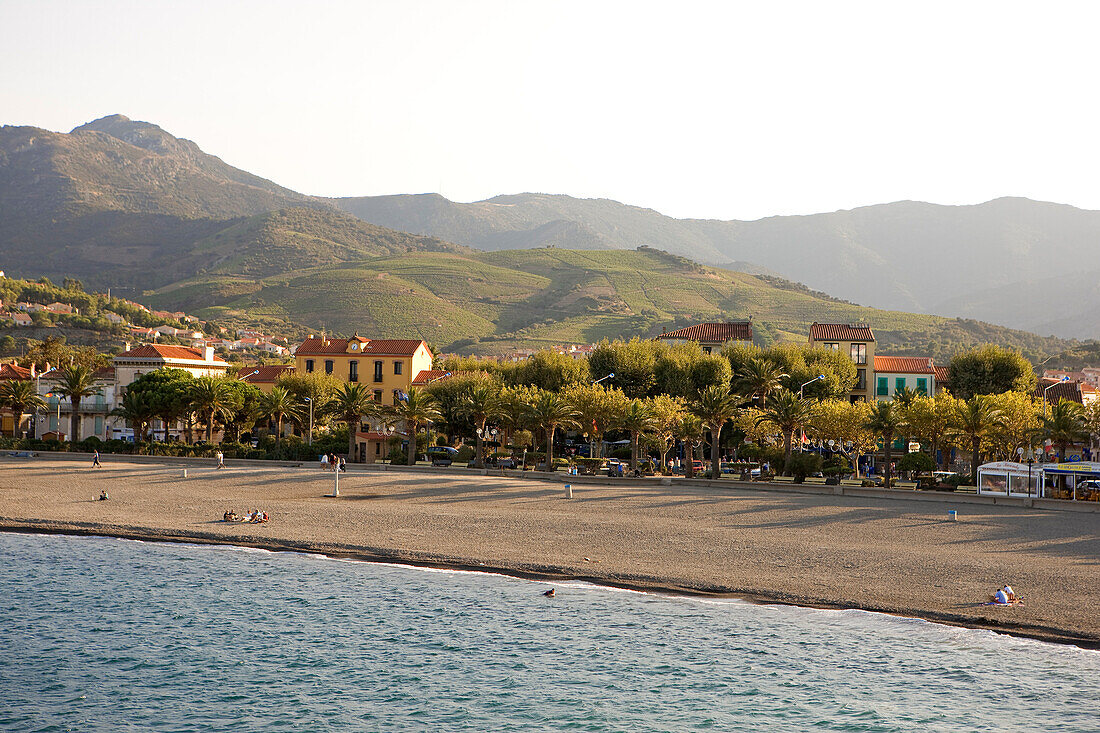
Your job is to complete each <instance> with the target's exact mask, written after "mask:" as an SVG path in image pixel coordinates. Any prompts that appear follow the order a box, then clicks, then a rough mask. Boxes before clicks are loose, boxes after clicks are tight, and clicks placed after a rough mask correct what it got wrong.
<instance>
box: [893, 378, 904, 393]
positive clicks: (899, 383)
mask: <svg viewBox="0 0 1100 733" xmlns="http://www.w3.org/2000/svg"><path fill="white" fill-rule="evenodd" d="M903 389H905V377H894V394H897V393H898V392H900V391H901V390H903Z"/></svg>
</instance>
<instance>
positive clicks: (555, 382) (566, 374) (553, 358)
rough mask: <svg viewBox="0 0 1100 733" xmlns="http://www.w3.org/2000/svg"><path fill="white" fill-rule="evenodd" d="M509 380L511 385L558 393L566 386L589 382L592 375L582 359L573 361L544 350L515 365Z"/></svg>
mask: <svg viewBox="0 0 1100 733" xmlns="http://www.w3.org/2000/svg"><path fill="white" fill-rule="evenodd" d="M509 379H511V380H512V384H527V385H530V386H532V387H538V388H539V389H545V390H549V391H551V392H560V391H561V390H562V388H564V387H565V386H566V385H569V384H573V383H575V382H588V381H591V379H592V375H591V374H590V373H589V371H588V363H587V362H586V361H585V360H584V359H574V358H573V357H572V356H570V355H569V354H559V353H558V352H556V351H550V350H544V351H538V352H536V353H534V354H532V355H531V358H529V359H527V360H526V361H523V362H520V363H519V364H517V365H516V367H515V369H514V370H513V371H512V373H511V375H510V376H509Z"/></svg>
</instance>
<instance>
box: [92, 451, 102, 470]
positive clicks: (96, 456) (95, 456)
mask: <svg viewBox="0 0 1100 733" xmlns="http://www.w3.org/2000/svg"><path fill="white" fill-rule="evenodd" d="M99 465H100V464H99V451H92V468H95V467H96V466H99ZM100 467H101V468H102V466H100Z"/></svg>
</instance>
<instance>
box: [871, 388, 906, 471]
mask: <svg viewBox="0 0 1100 733" xmlns="http://www.w3.org/2000/svg"><path fill="white" fill-rule="evenodd" d="M863 427H865V428H866V429H867V430H869V431H871V432H872V433H874V434H875V435H878V436H879V437H881V438H882V450H883V458H884V462H885V463H886V486H887V487H889V486H890V481H891V478H892V477H893V466H891V465H890V464H891V463H892V462H893V460H894V456H893V451H894V437H895V436H896V435H897V434H898V433H899V432H901V430H902V429H903V428H904V427H905V418H904V417H903V416H902V414H901V411H900V410H899V409H898V407H897V405H895V404H894V403H893V402H875V403H874V404H873V405H871V411H870V412H869V413H868V414H867V420H866V422H864V423H863Z"/></svg>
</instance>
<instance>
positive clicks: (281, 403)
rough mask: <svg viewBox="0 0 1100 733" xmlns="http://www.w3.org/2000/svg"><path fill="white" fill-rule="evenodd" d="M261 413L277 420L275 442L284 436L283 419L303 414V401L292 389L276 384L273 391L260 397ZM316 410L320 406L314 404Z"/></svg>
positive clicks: (315, 410)
mask: <svg viewBox="0 0 1100 733" xmlns="http://www.w3.org/2000/svg"><path fill="white" fill-rule="evenodd" d="M259 408H260V414H261V415H263V416H264V417H266V418H268V419H271V420H274V421H275V443H276V445H278V443H279V441H280V440H282V437H283V420H285V419H287V418H291V419H295V418H298V417H299V416H300V415H301V414H302V403H301V402H300V401H299V399H298V397H297V396H296V395H294V394H293V393H292V392H290V390H288V389H285V388H283V387H280V386H279V385H278V384H276V385H275V386H274V387H272V388H271V391H270V392H268V393H267V394H265V395H264V396H263V397H261V398H260V404H259ZM313 408H314V412H317V411H318V406H317V405H314V406H313Z"/></svg>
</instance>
